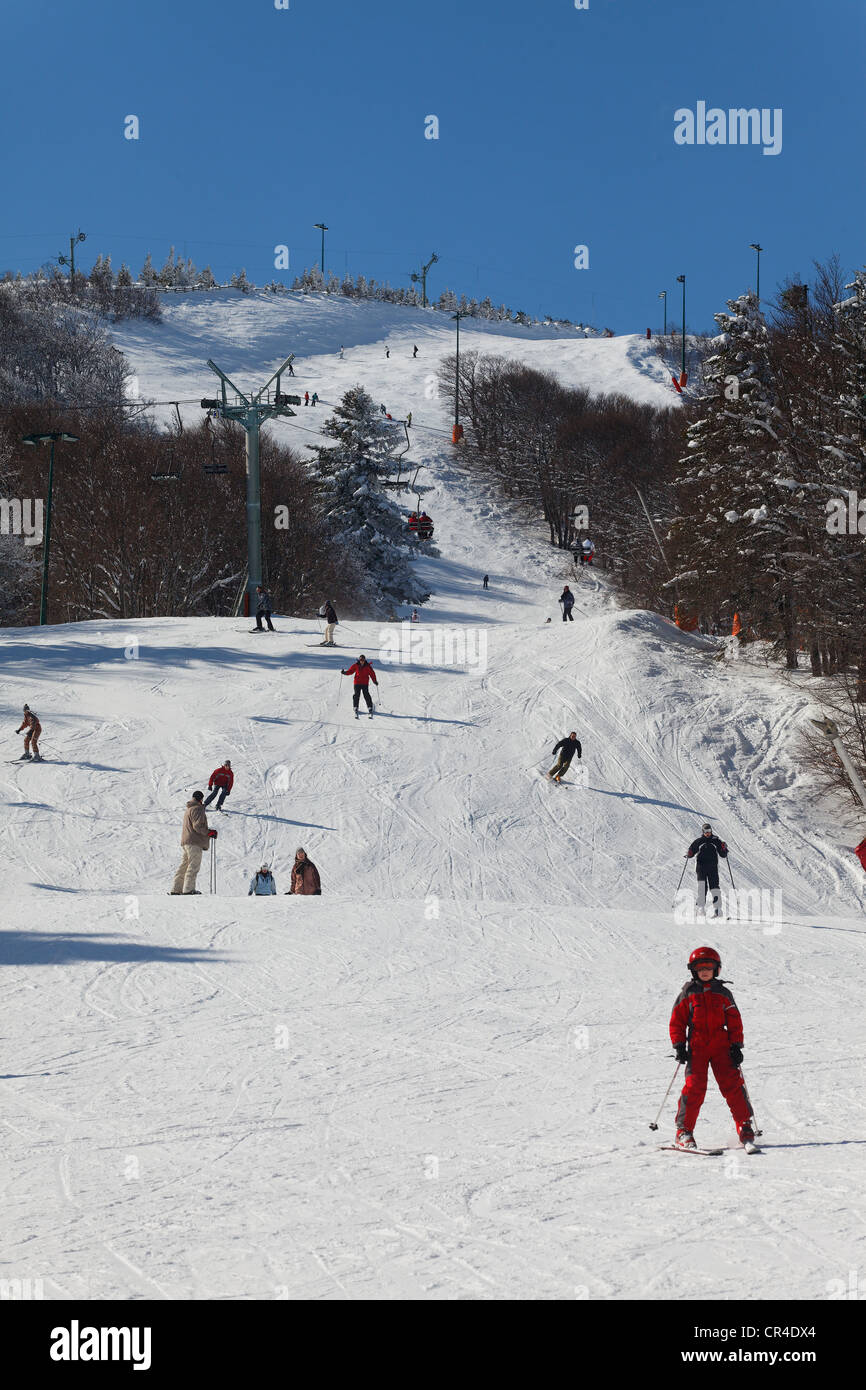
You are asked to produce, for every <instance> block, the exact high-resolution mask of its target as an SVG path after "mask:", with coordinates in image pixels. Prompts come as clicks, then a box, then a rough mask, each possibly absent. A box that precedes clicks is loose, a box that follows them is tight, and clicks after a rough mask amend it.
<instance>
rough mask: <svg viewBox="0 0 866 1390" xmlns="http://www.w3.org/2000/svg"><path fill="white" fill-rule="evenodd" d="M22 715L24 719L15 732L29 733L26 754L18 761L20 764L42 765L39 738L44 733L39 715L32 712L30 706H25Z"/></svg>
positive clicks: (26, 739) (25, 738) (25, 747)
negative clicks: (25, 762) (24, 731)
mask: <svg viewBox="0 0 866 1390" xmlns="http://www.w3.org/2000/svg"><path fill="white" fill-rule="evenodd" d="M22 713H23V715H24V718H23V719H22V720H21V723H20V724H19V725H18V728H17V729H16V730H15V732H16V734H20V733H21V732H22V730H24V729H26V730H27V732H26V734H25V735H24V752H23V753H22V754H21V756H20V758H19V759H18V761H19V763H20V762H24V761H25V760H27V761H28V762H34V763H41V762H42V754H41V753H40V752H39V737H40V735H41V733H42V725H41V724H40V723H39V715H38V714H37V713H36V712H35V710H32V709H31V708H30V706H29V705H25V706H24V709H23V711H22ZM31 748H32V749H33V752H32V754H31V752H30V750H31Z"/></svg>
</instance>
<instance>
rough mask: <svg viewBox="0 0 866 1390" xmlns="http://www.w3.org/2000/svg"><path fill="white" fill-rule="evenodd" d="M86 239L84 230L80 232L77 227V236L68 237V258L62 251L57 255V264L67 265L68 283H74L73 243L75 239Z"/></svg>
mask: <svg viewBox="0 0 866 1390" xmlns="http://www.w3.org/2000/svg"><path fill="white" fill-rule="evenodd" d="M86 240H87V234H86V233H85V232H82V230H81V228H80V227H79V229H78V235H77V236H71V237H70V238H69V259H68V260H67V258H66V257H65V256H64V255H63V254H62V253H61V255H59V256H58V257H57V260H58V264H60V265H68V266H69V283H70V285H74V284H75V243H76V242H77V241H86Z"/></svg>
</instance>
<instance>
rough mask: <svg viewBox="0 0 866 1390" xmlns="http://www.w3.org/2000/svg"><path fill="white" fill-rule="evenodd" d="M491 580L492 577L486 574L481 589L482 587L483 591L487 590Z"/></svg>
mask: <svg viewBox="0 0 866 1390" xmlns="http://www.w3.org/2000/svg"><path fill="white" fill-rule="evenodd" d="M489 580H490V575H489V574H485V576H484V579H483V580H482V582H481V587H482V588H483V589H486V588H487V587H488V583H489Z"/></svg>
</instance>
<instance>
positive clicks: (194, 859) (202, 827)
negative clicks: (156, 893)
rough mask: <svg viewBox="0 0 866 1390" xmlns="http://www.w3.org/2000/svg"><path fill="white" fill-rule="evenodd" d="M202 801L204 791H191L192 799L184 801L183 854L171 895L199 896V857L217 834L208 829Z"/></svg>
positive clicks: (181, 833)
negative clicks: (197, 886) (197, 884)
mask: <svg viewBox="0 0 866 1390" xmlns="http://www.w3.org/2000/svg"><path fill="white" fill-rule="evenodd" d="M203 801H204V792H193V794H192V800H191V801H188V802H187V803H186V811H185V812H184V817H183V828H182V829H181V832H180V843H181V846H182V847H183V856H182V858H181V861H180V867H179V868H178V871H177V873H176V874H175V876H174V883H173V885H172V889H171V895H172V897H174V896H184V897H185V896H187V895H189V894H199V896H200V891H199V889H197V888H196V886H195V881H196V878H197V877H198V871H199V869H200V868H201V857H202V854H203V853H204V852H205V850H206V849H207V848H208V846H209V844H210V841H211V839H216V835H217V832H216V831H215V830H209V829H208V823H207V815H206V814H205V809H204V807H203V806H202V802H203Z"/></svg>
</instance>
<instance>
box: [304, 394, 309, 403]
mask: <svg viewBox="0 0 866 1390" xmlns="http://www.w3.org/2000/svg"><path fill="white" fill-rule="evenodd" d="M309 404H310V393H309V391H305V392H304V405H309Z"/></svg>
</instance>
